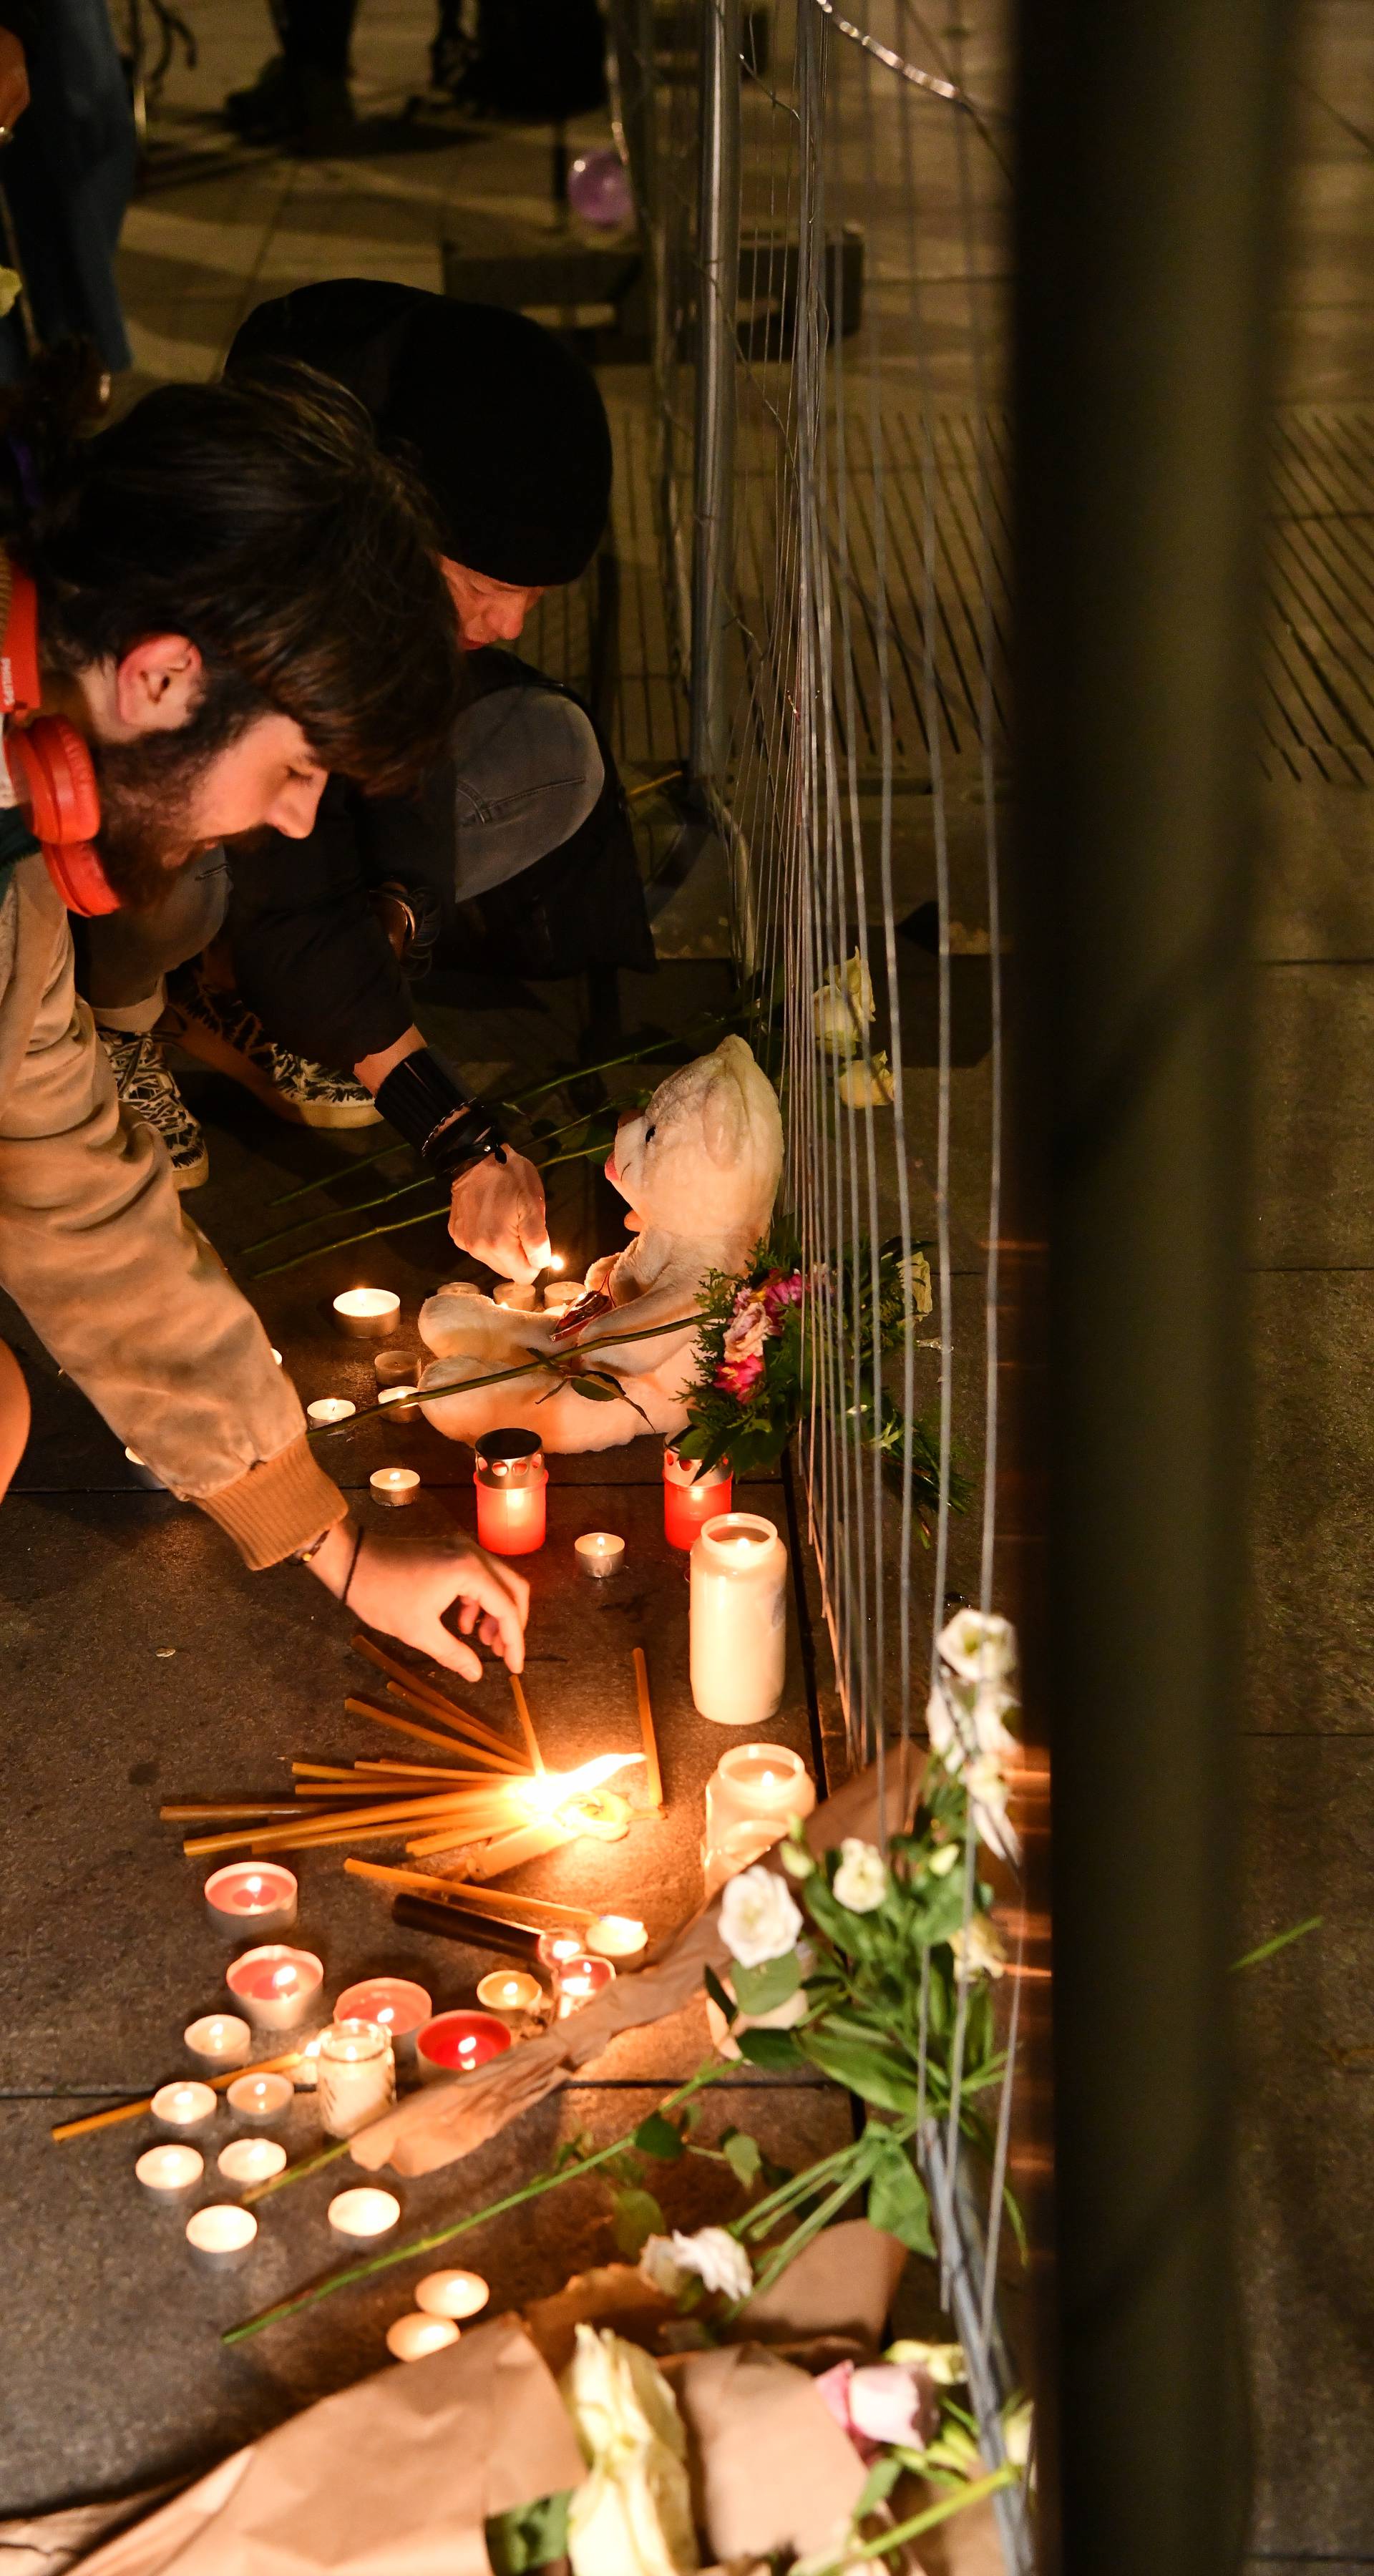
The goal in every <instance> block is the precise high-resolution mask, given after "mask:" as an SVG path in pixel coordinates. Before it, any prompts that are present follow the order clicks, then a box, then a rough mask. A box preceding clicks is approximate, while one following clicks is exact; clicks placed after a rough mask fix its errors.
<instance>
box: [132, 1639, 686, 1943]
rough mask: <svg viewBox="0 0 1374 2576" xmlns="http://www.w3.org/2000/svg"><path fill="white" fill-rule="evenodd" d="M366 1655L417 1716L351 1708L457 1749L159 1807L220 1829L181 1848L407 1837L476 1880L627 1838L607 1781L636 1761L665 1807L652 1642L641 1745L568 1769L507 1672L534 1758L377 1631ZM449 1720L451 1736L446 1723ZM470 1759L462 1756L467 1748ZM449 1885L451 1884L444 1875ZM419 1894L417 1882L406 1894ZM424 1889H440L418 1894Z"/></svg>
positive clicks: (184, 1820)
mask: <svg viewBox="0 0 1374 2576" xmlns="http://www.w3.org/2000/svg"><path fill="white" fill-rule="evenodd" d="M353 1643H354V1646H355V1647H356V1649H357V1651H358V1653H359V1654H360V1655H363V1656H365V1657H366V1658H367V1660H368V1661H369V1662H370V1663H371V1664H373V1665H374V1666H375V1667H376V1669H377V1670H378V1671H379V1672H381V1673H383V1674H384V1675H385V1676H386V1691H387V1695H388V1697H389V1698H390V1699H393V1700H396V1701H398V1702H399V1703H400V1704H401V1706H402V1707H404V1708H407V1709H409V1710H410V1711H412V1712H413V1714H411V1715H410V1716H405V1717H403V1716H401V1715H399V1714H398V1712H397V1710H396V1709H394V1708H389V1707H380V1706H379V1705H378V1704H377V1702H376V1701H375V1700H371V1699H359V1698H354V1697H350V1698H349V1699H347V1700H345V1702H344V1706H345V1709H346V1710H347V1712H348V1714H349V1715H350V1716H353V1717H361V1718H366V1719H368V1720H370V1721H371V1722H372V1723H373V1724H374V1725H377V1726H381V1727H384V1728H386V1729H387V1730H388V1731H389V1732H391V1733H393V1734H396V1735H400V1736H403V1737H405V1738H407V1739H408V1740H409V1741H411V1742H419V1743H421V1744H424V1745H426V1746H428V1747H430V1748H431V1749H433V1750H437V1751H440V1752H442V1753H444V1754H446V1755H447V1756H448V1759H447V1760H446V1761H445V1762H443V1763H438V1762H434V1761H428V1762H421V1761H418V1760H416V1759H414V1758H413V1757H411V1756H407V1757H406V1758H402V1757H401V1756H400V1755H398V1754H392V1755H389V1756H385V1757H380V1756H379V1757H377V1758H375V1759H372V1760H367V1759H361V1760H358V1761H355V1762H353V1763H351V1764H343V1763H334V1762H304V1761H301V1762H293V1763H292V1765H291V1770H292V1775H293V1779H294V1783H295V1787H294V1794H293V1796H292V1797H291V1798H290V1799H282V1798H275V1799H228V1798H222V1799H199V1800H184V1801H180V1802H173V1803H172V1804H170V1805H167V1806H165V1807H163V1808H162V1809H161V1814H162V1817H163V1819H164V1821H165V1822H167V1823H174V1824H195V1825H204V1826H207V1827H211V1828H213V1830H210V1831H208V1832H205V1833H199V1834H193V1835H191V1836H190V1837H189V1838H188V1839H187V1840H186V1842H185V1843H184V1844H183V1849H184V1850H185V1851H186V1853H187V1854H188V1856H190V1857H191V1858H201V1857H204V1856H205V1855H207V1854H210V1853H214V1852H228V1851H236V1850H243V1851H247V1852H248V1853H250V1854H251V1855H252V1856H254V1857H259V1856H266V1855H268V1854H272V1853H277V1852H288V1851H290V1852H296V1851H319V1850H328V1849H330V1848H332V1847H336V1846H342V1845H345V1844H351V1843H357V1842H376V1841H403V1842H404V1843H405V1848H406V1852H407V1854H408V1856H409V1857H410V1858H412V1859H417V1860H419V1859H427V1858H429V1857H431V1856H432V1855H434V1854H436V1853H439V1852H449V1851H456V1850H460V1849H461V1850H464V1851H466V1852H467V1853H468V1859H467V1862H466V1875H467V1879H468V1880H473V1881H484V1880H487V1879H492V1878H499V1877H500V1876H501V1875H502V1874H503V1873H504V1872H505V1871H506V1870H511V1869H517V1868H519V1866H520V1865H521V1863H522V1862H524V1861H528V1860H535V1859H538V1858H539V1857H540V1856H541V1854H543V1853H545V1852H549V1851H554V1850H556V1849H557V1848H558V1847H559V1845H560V1844H563V1843H568V1842H571V1841H572V1840H574V1838H575V1837H576V1836H577V1835H579V1834H587V1835H590V1836H592V1837H593V1838H595V1839H597V1840H600V1841H616V1840H619V1838H620V1837H621V1836H622V1835H623V1834H624V1833H625V1832H626V1831H627V1830H628V1828H629V1824H630V1817H631V1810H630V1806H629V1803H628V1801H627V1800H626V1799H624V1798H622V1797H620V1796H618V1795H617V1794H616V1793H615V1792H613V1791H610V1790H608V1789H607V1788H606V1786H605V1783H606V1782H607V1781H608V1780H610V1779H612V1778H614V1776H615V1774H616V1773H617V1772H619V1771H622V1770H625V1769H626V1768H627V1767H628V1766H629V1765H631V1764H633V1763H640V1762H642V1763H644V1764H645V1765H646V1768H647V1781H648V1810H647V1811H656V1810H658V1809H659V1808H660V1807H661V1805H662V1781H661V1776H660V1771H659V1762H658V1746H657V1742H656V1739H655V1735H654V1722H653V1711H652V1707H651V1705H650V1700H649V1690H648V1674H647V1669H646V1666H645V1661H644V1655H643V1650H642V1649H641V1648H639V1647H636V1648H635V1650H634V1668H635V1686H636V1694H637V1700H638V1712H639V1723H640V1733H641V1746H642V1749H641V1750H640V1751H639V1752H638V1753H606V1754H602V1755H599V1756H598V1757H597V1758H596V1759H595V1760H594V1761H591V1762H586V1763H583V1764H582V1765H581V1766H580V1768H579V1769H577V1770H575V1771H569V1772H562V1773H558V1772H551V1771H550V1770H549V1769H548V1767H547V1765H546V1763H545V1761H544V1757H543V1754H542V1752H541V1750H540V1746H539V1742H538V1738H537V1737H536V1735H535V1731H534V1725H533V1722H532V1720H531V1717H530V1712H529V1706H528V1703H527V1701H526V1698H525V1693H524V1690H523V1687H522V1685H521V1683H520V1681H519V1679H518V1677H517V1675H515V1674H514V1673H512V1674H511V1675H510V1676H509V1680H510V1687H511V1693H512V1697H513V1700H514V1704H515V1714H516V1718H517V1720H518V1723H519V1728H520V1735H521V1739H522V1747H523V1752H522V1754H517V1753H516V1751H515V1750H514V1748H513V1746H512V1745H511V1744H510V1743H509V1742H508V1741H507V1740H505V1739H503V1738H502V1737H501V1736H499V1735H497V1734H496V1733H495V1731H494V1730H493V1729H492V1728H491V1727H489V1726H487V1725H486V1724H485V1723H484V1721H483V1720H482V1719H481V1718H478V1717H473V1716H472V1715H471V1714H470V1713H469V1712H468V1711H467V1710H466V1709H463V1708H460V1707H459V1706H458V1704H457V1702H456V1701H454V1700H451V1699H450V1698H449V1697H448V1696H447V1694H446V1693H445V1692H443V1691H441V1690H439V1689H438V1688H437V1687H436V1686H435V1685H434V1684H432V1683H430V1682H426V1681H424V1680H422V1679H421V1678H420V1677H419V1676H418V1675H417V1674H415V1673H414V1672H412V1670H411V1669H410V1667H409V1666H408V1665H406V1664H402V1663H400V1662H399V1661H397V1659H396V1658H395V1657H394V1656H391V1655H389V1654H387V1653H386V1651H385V1650H384V1648H382V1647H380V1646H376V1645H374V1644H373V1642H372V1640H371V1638H370V1637H363V1636H358V1637H355V1638H354V1640H353ZM441 1728H442V1730H443V1731H442V1732H440V1729H441ZM457 1756H461V1763H459V1764H457V1765H455V1757H457ZM440 1884H441V1885H448V1884H450V1883H449V1882H440ZM406 1893H407V1894H408V1895H413V1894H415V1893H417V1892H416V1891H406ZM418 1893H419V1894H420V1895H422V1896H427V1895H429V1894H432V1890H425V1891H419V1892H418Z"/></svg>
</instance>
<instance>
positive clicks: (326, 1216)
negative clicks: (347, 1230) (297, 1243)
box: [239, 1172, 434, 1261]
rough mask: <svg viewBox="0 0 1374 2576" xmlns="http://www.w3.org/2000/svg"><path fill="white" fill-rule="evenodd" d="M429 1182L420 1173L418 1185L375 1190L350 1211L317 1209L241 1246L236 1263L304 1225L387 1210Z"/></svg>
mask: <svg viewBox="0 0 1374 2576" xmlns="http://www.w3.org/2000/svg"><path fill="white" fill-rule="evenodd" d="M433 1179H434V1174H433V1172H422V1173H421V1174H420V1177H419V1179H418V1181H402V1182H400V1184H399V1185H398V1187H397V1188H396V1189H394V1190H379V1191H378V1193H377V1196H376V1198H375V1199H359V1200H358V1202H357V1204H356V1206H354V1207H351V1208H319V1209H317V1210H316V1213H315V1214H314V1216H298V1217H297V1218H296V1220H295V1222H294V1224H292V1225H284V1226H283V1227H282V1229H281V1232H280V1233H279V1234H264V1235H262V1236H260V1237H259V1239H258V1241H257V1242H256V1243H245V1244H244V1246H243V1248H242V1250H241V1252H240V1254H239V1259H240V1260H241V1261H246V1260H247V1258H248V1255H249V1253H250V1252H270V1251H271V1249H272V1246H273V1244H274V1243H285V1241H286V1238H287V1236H288V1235H290V1234H299V1233H300V1232H301V1230H302V1228H303V1227H305V1226H307V1225H327V1224H329V1222H330V1221H331V1219H332V1218H334V1217H336V1216H343V1217H350V1216H366V1214H367V1211H368V1209H369V1208H377V1207H390V1205H391V1203H392V1200H393V1199H403V1198H404V1197H405V1196H406V1193H407V1191H409V1190H422V1189H424V1188H426V1187H427V1186H428V1185H429V1184H431V1183H432V1182H433ZM314 1248H315V1250H316V1251H317V1252H328V1251H330V1250H331V1249H332V1246H331V1245H329V1244H327V1243H318V1244H316V1245H315V1247H314ZM302 1258H303V1259H304V1258H305V1256H304V1255H302Z"/></svg>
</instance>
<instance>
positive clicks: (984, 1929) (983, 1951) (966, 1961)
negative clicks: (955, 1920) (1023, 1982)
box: [949, 1914, 1007, 1984]
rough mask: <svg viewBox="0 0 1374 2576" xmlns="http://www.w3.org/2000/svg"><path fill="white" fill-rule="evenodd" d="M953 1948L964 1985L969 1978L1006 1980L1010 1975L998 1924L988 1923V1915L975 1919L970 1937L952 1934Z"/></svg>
mask: <svg viewBox="0 0 1374 2576" xmlns="http://www.w3.org/2000/svg"><path fill="white" fill-rule="evenodd" d="M949 1946H950V1948H951V1950H952V1951H953V1952H954V1957H955V1962H956V1965H957V1967H958V1971H959V1979H960V1983H961V1984H962V1983H963V1982H964V1980H965V1979H966V1978H972V1977H1004V1976H1005V1975H1006V1973H1007V1954H1006V1951H1005V1950H1004V1949H1003V1947H1002V1937H1001V1934H1000V1933H999V1931H998V1929H997V1926H996V1924H995V1923H990V1922H989V1921H988V1918H987V1916H986V1914H975V1915H974V1916H973V1918H972V1920H971V1922H970V1924H969V1927H968V1931H967V1934H965V1933H963V1932H951V1934H950V1936H949Z"/></svg>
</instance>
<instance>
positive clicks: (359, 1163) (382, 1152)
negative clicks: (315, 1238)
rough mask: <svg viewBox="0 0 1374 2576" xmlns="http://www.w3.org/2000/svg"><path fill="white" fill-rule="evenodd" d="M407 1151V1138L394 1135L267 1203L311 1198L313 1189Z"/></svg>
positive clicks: (324, 1187)
mask: <svg viewBox="0 0 1374 2576" xmlns="http://www.w3.org/2000/svg"><path fill="white" fill-rule="evenodd" d="M406 1151H408V1148H407V1146H406V1141H405V1138H404V1137H403V1136H393V1137H392V1139H391V1142H390V1144H389V1145H382V1146H380V1147H379V1148H378V1150H377V1152H376V1153H375V1154H357V1155H351V1156H350V1157H349V1160H348V1161H347V1162H346V1163H336V1164H335V1165H334V1168H333V1170H332V1171H330V1172H321V1173H320V1175H319V1178H318V1179H317V1180H313V1181H302V1182H301V1183H300V1185H299V1187H298V1188H296V1189H294V1190H283V1191H282V1192H281V1194H280V1196H279V1197H277V1198H275V1199H269V1200H268V1202H267V1204H268V1206H269V1207H274V1208H279V1207H289V1206H290V1205H291V1202H292V1200H293V1199H306V1198H309V1196H310V1194H311V1191H312V1190H327V1189H328V1188H329V1185H330V1183H331V1181H344V1180H348V1179H349V1178H350V1177H351V1175H352V1174H353V1173H354V1172H367V1171H370V1170H371V1168H372V1166H373V1164H374V1163H384V1162H385V1161H386V1158H387V1156H388V1154H402V1153H405V1152H406Z"/></svg>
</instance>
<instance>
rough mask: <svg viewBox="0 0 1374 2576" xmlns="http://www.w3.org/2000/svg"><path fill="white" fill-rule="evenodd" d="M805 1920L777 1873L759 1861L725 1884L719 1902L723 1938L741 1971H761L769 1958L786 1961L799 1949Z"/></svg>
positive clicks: (721, 1935)
mask: <svg viewBox="0 0 1374 2576" xmlns="http://www.w3.org/2000/svg"><path fill="white" fill-rule="evenodd" d="M801 1928H802V1918H801V1916H800V1914H799V1913H798V1911H797V1908H796V1906H795V1905H794V1904H793V1902H792V1898H791V1896H790V1895H789V1894H788V1891H787V1887H786V1885H785V1883H784V1881H783V1880H782V1879H781V1878H779V1877H778V1875H777V1872H776V1871H775V1870H771V1869H765V1868H764V1867H763V1865H762V1863H761V1862H756V1863H755V1865H754V1867H753V1868H752V1869H743V1870H741V1871H740V1874H739V1876H738V1878H730V1879H727V1880H726V1882H725V1886H724V1888H723V1889H722V1891H721V1899H720V1937H721V1939H722V1941H723V1942H724V1943H725V1947H726V1949H727V1950H728V1951H729V1953H730V1956H731V1958H732V1959H737V1960H738V1961H739V1964H740V1966H741V1967H742V1968H761V1967H762V1966H763V1964H764V1962H765V1960H767V1959H785V1958H786V1956H787V1953H788V1951H789V1950H794V1949H795V1948H796V1946H797V1935H798V1933H799V1932H800V1930H801Z"/></svg>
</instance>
